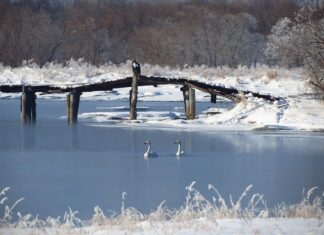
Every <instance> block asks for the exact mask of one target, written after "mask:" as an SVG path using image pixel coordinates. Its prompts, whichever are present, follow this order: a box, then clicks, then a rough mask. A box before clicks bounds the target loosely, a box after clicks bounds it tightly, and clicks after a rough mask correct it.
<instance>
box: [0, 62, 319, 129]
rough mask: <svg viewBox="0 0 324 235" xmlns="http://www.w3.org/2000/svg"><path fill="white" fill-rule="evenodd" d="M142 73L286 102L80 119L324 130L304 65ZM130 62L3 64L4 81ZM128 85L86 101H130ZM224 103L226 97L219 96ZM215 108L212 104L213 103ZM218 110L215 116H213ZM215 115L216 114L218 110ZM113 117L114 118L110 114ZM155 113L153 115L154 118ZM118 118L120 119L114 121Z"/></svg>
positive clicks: (68, 76)
mask: <svg viewBox="0 0 324 235" xmlns="http://www.w3.org/2000/svg"><path fill="white" fill-rule="evenodd" d="M142 73H143V74H145V75H148V76H150V75H155V76H164V77H173V78H189V79H193V80H199V81H203V82H206V83H211V84H217V85H220V84H221V85H224V86H225V87H235V88H237V89H239V90H250V91H253V92H260V93H264V94H271V95H273V96H277V97H282V98H284V99H283V100H282V101H278V102H274V103H270V102H267V101H264V100H262V99H258V98H254V97H252V96H247V97H245V99H243V101H242V102H241V103H239V104H237V105H236V106H234V108H233V106H230V107H229V108H226V107H225V108H224V107H221V108H220V107H218V106H217V105H216V106H215V107H212V108H211V109H210V110H206V112H205V113H204V114H200V115H199V116H198V117H197V119H195V120H193V121H187V120H184V119H183V116H181V114H182V113H183V111H182V110H175V111H174V110H170V112H163V113H150V112H141V111H139V119H138V121H137V122H136V123H134V122H129V121H128V120H127V110H124V111H123V112H120V111H119V112H118V113H116V111H113V112H112V111H110V112H98V113H81V114H80V118H81V119H91V120H93V121H96V122H104V123H105V122H111V120H112V119H114V120H115V121H114V122H117V123H119V124H122V125H134V124H137V125H142V124H143V123H144V124H145V125H151V126H172V127H179V128H184V129H187V128H189V129H195V128H198V129H201V128H204V127H206V126H207V127H208V129H209V130H220V129H221V130H298V131H323V130H324V103H323V102H320V101H318V100H316V99H315V98H314V96H313V95H312V94H311V91H310V89H309V87H308V86H307V84H306V82H305V79H303V76H304V75H303V72H302V70H301V69H294V70H286V69H282V68H269V67H267V66H257V67H256V68H246V67H240V68H237V69H230V68H209V67H206V66H197V67H190V68H186V67H184V68H169V67H160V66H152V65H148V64H144V65H142ZM131 74H132V72H131V65H130V61H128V62H126V63H125V64H121V65H105V66H101V67H95V66H92V65H89V64H86V63H83V62H82V61H73V60H72V61H70V62H69V63H68V64H67V65H66V66H62V65H58V64H49V65H46V66H44V67H43V68H39V67H38V66H37V65H34V64H27V65H25V66H22V67H20V68H15V69H13V68H9V67H4V66H0V85H1V84H7V85H8V84H22V83H23V84H33V85H39V84H54V85H77V84H85V83H97V82H102V81H108V80H116V79H120V78H124V77H127V76H131ZM128 95H129V89H128V88H127V89H118V90H116V91H112V92H91V93H84V94H83V95H82V98H81V99H82V100H107V101H108V100H118V99H128ZM18 96H19V94H6V93H0V98H17V97H18ZM38 98H45V99H65V95H64V94H55V95H44V96H38ZM139 100H140V101H144V102H143V104H144V105H145V101H181V100H182V93H181V92H180V87H179V86H174V85H166V86H159V87H157V88H155V87H149V86H148V87H140V88H139ZM197 100H199V101H208V100H209V96H208V94H206V93H202V92H199V91H197ZM220 101H222V99H220ZM211 106H212V105H211ZM212 113H214V114H212ZM215 113H217V114H215ZM112 117H113V118H112ZM152 117H154V118H152ZM116 120H118V121H116Z"/></svg>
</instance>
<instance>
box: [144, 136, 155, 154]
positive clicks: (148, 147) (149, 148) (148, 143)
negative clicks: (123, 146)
mask: <svg viewBox="0 0 324 235" xmlns="http://www.w3.org/2000/svg"><path fill="white" fill-rule="evenodd" d="M144 144H147V150H146V152H145V153H144V158H149V157H157V156H158V154H157V153H156V152H151V142H150V141H149V140H147V141H145V142H144Z"/></svg>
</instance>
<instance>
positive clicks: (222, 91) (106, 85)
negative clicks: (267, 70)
mask: <svg viewBox="0 0 324 235" xmlns="http://www.w3.org/2000/svg"><path fill="white" fill-rule="evenodd" d="M168 84H174V85H182V86H188V87H192V88H194V89H197V90H201V91H203V92H206V93H209V94H212V95H217V96H223V97H225V98H227V99H230V100H232V101H234V102H239V101H240V99H241V93H243V94H251V95H252V96H254V97H258V98H262V99H265V100H269V101H275V100H278V99H280V98H278V97H273V96H271V95H265V94H260V93H256V92H252V91H240V90H237V89H235V88H226V87H223V86H217V85H212V84H206V83H203V82H200V81H195V80H190V79H185V78H179V79H178V78H165V77H156V76H150V77H147V76H142V75H141V76H140V77H139V79H138V86H159V85H168ZM131 86H132V77H126V78H124V79H119V80H113V81H106V82H101V83H94V84H87V85H79V86H62V87H59V86H53V85H31V86H28V87H29V89H30V91H33V92H42V93H44V94H48V93H51V94H52V93H65V92H71V91H77V92H81V93H82V92H92V91H109V90H113V89H118V88H126V87H131ZM22 89H23V85H0V92H4V93H19V92H22Z"/></svg>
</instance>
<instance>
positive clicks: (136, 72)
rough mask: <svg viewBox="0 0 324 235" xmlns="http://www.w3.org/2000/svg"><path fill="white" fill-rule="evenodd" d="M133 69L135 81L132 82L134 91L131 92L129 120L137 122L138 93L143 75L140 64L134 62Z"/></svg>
mask: <svg viewBox="0 0 324 235" xmlns="http://www.w3.org/2000/svg"><path fill="white" fill-rule="evenodd" d="M132 69H133V80H132V89H131V91H130V109H129V118H130V119H131V120H136V118H137V110H136V109H137V108H136V105H137V93H138V79H139V77H140V75H141V67H140V64H139V63H137V61H136V60H133V62H132Z"/></svg>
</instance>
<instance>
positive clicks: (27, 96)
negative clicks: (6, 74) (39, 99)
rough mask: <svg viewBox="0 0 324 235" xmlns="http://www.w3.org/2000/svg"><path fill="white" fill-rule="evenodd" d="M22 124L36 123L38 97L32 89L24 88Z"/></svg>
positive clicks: (21, 105) (22, 94) (21, 108)
mask: <svg viewBox="0 0 324 235" xmlns="http://www.w3.org/2000/svg"><path fill="white" fill-rule="evenodd" d="M20 102H21V104H20V112H21V122H22V123H24V124H30V123H35V122H36V95H35V92H34V91H33V90H32V88H31V87H27V86H22V93H21V99H20Z"/></svg>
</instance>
